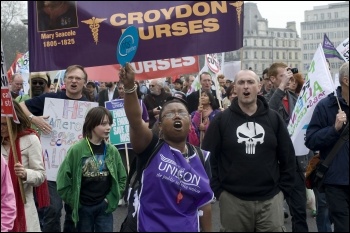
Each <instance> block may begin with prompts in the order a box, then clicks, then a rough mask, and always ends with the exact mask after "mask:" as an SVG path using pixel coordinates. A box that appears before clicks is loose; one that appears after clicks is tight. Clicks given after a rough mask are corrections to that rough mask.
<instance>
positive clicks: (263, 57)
mask: <svg viewBox="0 0 350 233" xmlns="http://www.w3.org/2000/svg"><path fill="white" fill-rule="evenodd" d="M261 58H262V59H265V51H262V52H261Z"/></svg>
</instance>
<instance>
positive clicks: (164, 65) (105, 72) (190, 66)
mask: <svg viewBox="0 0 350 233" xmlns="http://www.w3.org/2000/svg"><path fill="white" fill-rule="evenodd" d="M130 65H131V66H132V67H133V68H134V71H135V79H136V80H150V79H155V78H163V77H169V76H175V75H183V74H190V73H195V72H198V71H199V59H198V56H187V57H180V58H169V59H159V60H152V61H143V62H141V61H139V62H132V63H130ZM85 70H86V73H87V74H88V77H89V79H90V80H95V81H103V82H117V81H118V80H119V76H118V73H119V70H120V65H119V64H114V65H105V66H95V67H86V68H85Z"/></svg>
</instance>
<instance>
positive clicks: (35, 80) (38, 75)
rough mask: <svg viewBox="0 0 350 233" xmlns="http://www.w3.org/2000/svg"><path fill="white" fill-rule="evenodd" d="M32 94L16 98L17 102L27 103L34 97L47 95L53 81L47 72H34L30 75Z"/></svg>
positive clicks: (30, 90)
mask: <svg viewBox="0 0 350 233" xmlns="http://www.w3.org/2000/svg"><path fill="white" fill-rule="evenodd" d="M29 84H30V89H29V93H30V94H24V95H21V96H18V97H17V98H16V101H17V102H18V103H20V102H23V101H26V100H28V99H30V98H32V97H36V96H39V95H41V94H44V93H47V92H49V90H50V86H51V79H50V75H49V73H45V72H32V73H31V74H30V81H29Z"/></svg>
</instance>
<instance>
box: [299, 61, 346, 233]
mask: <svg viewBox="0 0 350 233" xmlns="http://www.w3.org/2000/svg"><path fill="white" fill-rule="evenodd" d="M339 82H340V85H341V86H340V87H338V88H337V90H336V93H331V94H329V95H328V96H327V97H325V98H324V99H322V100H321V101H320V102H318V104H317V105H316V108H315V110H314V112H313V114H312V117H311V120H310V123H309V126H308V128H307V130H306V138H305V145H306V147H307V148H309V149H310V150H315V151H316V150H319V151H320V159H321V160H325V159H326V158H327V157H328V156H331V151H332V150H333V148H334V147H335V145H336V144H338V140H339V138H340V137H345V136H346V134H345V133H346V131H344V130H346V129H345V127H346V124H348V119H349V62H346V63H344V64H343V65H342V66H341V67H340V70H339ZM343 131H344V134H345V136H342V133H343ZM336 148H337V147H336ZM323 189H324V193H325V196H326V201H327V204H328V208H329V213H330V216H331V218H332V220H333V223H334V232H349V136H347V138H346V140H345V142H343V145H340V146H339V149H338V151H337V152H336V153H335V156H334V158H333V159H332V161H331V163H330V164H329V167H328V169H327V170H326V171H325V173H324V181H323Z"/></svg>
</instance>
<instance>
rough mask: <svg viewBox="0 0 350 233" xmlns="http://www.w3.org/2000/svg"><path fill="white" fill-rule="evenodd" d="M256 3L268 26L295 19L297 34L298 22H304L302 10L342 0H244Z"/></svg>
mask: <svg viewBox="0 0 350 233" xmlns="http://www.w3.org/2000/svg"><path fill="white" fill-rule="evenodd" d="M244 2H254V3H257V6H258V10H259V11H260V14H261V17H263V18H265V19H267V20H268V22H269V24H268V27H270V28H285V27H286V26H287V22H290V21H295V22H296V26H297V31H298V35H299V36H301V34H300V23H301V22H304V21H305V20H304V12H305V11H306V10H313V7H314V6H324V5H328V4H329V3H336V2H342V1H322V2H321V1H302V2H298V1H274V2H272V1H261V2H260V1H259V2H257V1H244Z"/></svg>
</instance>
